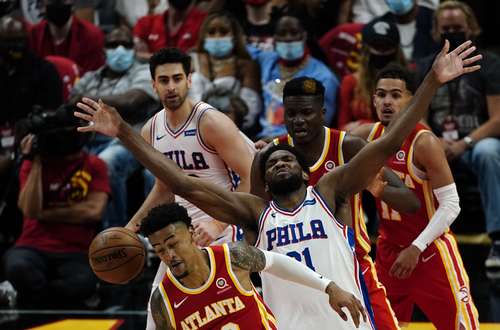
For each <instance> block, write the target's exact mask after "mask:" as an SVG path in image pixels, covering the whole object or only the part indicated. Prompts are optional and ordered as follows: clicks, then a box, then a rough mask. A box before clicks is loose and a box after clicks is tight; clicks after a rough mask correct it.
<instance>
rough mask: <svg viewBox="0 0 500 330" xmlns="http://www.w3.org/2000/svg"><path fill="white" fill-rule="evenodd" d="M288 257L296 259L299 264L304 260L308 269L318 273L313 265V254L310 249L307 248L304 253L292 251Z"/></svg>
mask: <svg viewBox="0 0 500 330" xmlns="http://www.w3.org/2000/svg"><path fill="white" fill-rule="evenodd" d="M286 255H287V256H289V257H292V258H295V259H296V260H297V261H299V262H302V260H304V262H305V264H306V266H307V267H309V268H310V269H312V270H314V271H316V269H315V268H314V266H313V263H312V259H311V252H309V248H308V247H307V248H305V249H304V250H302V253H299V252H297V251H290V252H288V253H287V254H286Z"/></svg>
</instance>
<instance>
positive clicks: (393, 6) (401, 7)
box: [385, 0, 415, 16]
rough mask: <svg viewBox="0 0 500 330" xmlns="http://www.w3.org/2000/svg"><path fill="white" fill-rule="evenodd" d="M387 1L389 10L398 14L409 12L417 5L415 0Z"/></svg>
mask: <svg viewBox="0 0 500 330" xmlns="http://www.w3.org/2000/svg"><path fill="white" fill-rule="evenodd" d="M385 3H387V6H388V7H389V10H390V11H391V12H392V13H394V14H395V15H398V16H401V15H405V14H408V13H409V12H410V10H412V9H413V7H414V5H415V3H414V2H413V0H385Z"/></svg>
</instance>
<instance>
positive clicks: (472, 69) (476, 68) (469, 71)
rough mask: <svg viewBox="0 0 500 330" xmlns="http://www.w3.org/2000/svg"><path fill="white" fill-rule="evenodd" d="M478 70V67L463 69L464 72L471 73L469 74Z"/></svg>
mask: <svg viewBox="0 0 500 330" xmlns="http://www.w3.org/2000/svg"><path fill="white" fill-rule="evenodd" d="M479 69H481V66H480V65H474V66H468V67H466V68H464V72H465V73H471V72H474V71H477V70H479Z"/></svg>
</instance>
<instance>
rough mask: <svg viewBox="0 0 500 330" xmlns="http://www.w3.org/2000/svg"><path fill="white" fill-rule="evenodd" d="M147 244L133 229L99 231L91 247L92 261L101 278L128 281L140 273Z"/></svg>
mask: <svg viewBox="0 0 500 330" xmlns="http://www.w3.org/2000/svg"><path fill="white" fill-rule="evenodd" d="M145 260H146V248H145V247H144V244H143V243H142V241H141V240H140V239H139V237H138V236H137V234H135V233H134V232H132V231H130V230H128V229H125V228H122V227H112V228H108V229H106V230H104V231H102V232H100V233H99V234H98V235H97V236H96V237H95V238H94V240H93V241H92V243H91V244H90V247H89V263H90V267H92V270H93V271H94V273H95V274H96V275H97V277H99V278H100V279H101V280H103V281H106V282H109V283H113V284H125V283H127V282H129V281H131V280H133V279H134V278H135V277H137V275H139V274H140V273H141V271H142V269H143V267H144V261H145Z"/></svg>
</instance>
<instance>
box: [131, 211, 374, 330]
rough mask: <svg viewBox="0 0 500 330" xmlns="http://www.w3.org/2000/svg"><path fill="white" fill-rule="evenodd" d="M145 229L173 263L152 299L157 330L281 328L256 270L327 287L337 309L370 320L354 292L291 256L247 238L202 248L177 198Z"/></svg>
mask: <svg viewBox="0 0 500 330" xmlns="http://www.w3.org/2000/svg"><path fill="white" fill-rule="evenodd" d="M141 231H142V233H143V234H144V235H145V236H147V237H149V240H150V242H151V243H152V245H153V247H154V249H155V251H156V253H157V255H158V256H159V257H160V258H161V259H162V261H163V262H164V263H165V264H167V265H168V270H167V273H166V274H165V276H164V277H163V280H162V282H161V284H160V286H159V287H158V288H157V289H156V290H155V291H154V293H153V296H152V299H151V308H152V312H153V317H154V320H155V323H156V328H157V329H222V330H234V329H242V330H243V329H249V330H256V329H276V320H275V319H274V316H273V315H272V313H271V312H270V310H269V308H268V307H267V306H266V305H265V304H264V302H263V301H262V298H261V297H260V296H259V294H258V293H257V292H256V291H255V289H254V287H253V286H252V282H251V280H250V273H251V272H267V273H270V274H273V275H274V276H277V277H279V278H282V279H283V280H286V281H292V282H295V283H298V284H302V285H305V286H307V287H309V288H311V289H312V290H316V291H318V293H325V292H326V293H327V294H328V299H329V302H330V306H331V307H332V308H333V309H334V310H335V311H337V313H339V314H342V315H343V316H344V317H345V314H344V312H343V311H342V307H346V308H347V309H348V310H349V312H350V313H351V315H352V318H353V319H354V320H355V324H358V323H359V316H360V315H362V317H363V318H365V319H366V315H365V313H364V309H363V305H362V304H361V302H360V301H359V300H357V299H356V298H354V296H353V295H352V294H350V293H347V292H345V291H344V290H342V289H340V288H339V287H338V286H337V285H336V284H335V283H334V282H332V281H330V280H328V279H326V278H323V277H322V276H320V275H318V274H316V273H314V272H313V271H312V270H310V269H309V268H307V267H306V266H304V265H302V264H301V263H299V262H297V261H295V260H293V259H291V258H288V257H285V256H283V255H280V254H277V253H273V252H268V251H264V250H260V249H257V248H255V247H252V246H249V245H247V244H245V243H242V242H239V243H230V244H229V245H227V244H223V245H218V246H214V245H212V246H211V247H207V248H204V249H200V248H198V246H197V245H196V244H195V243H194V240H193V228H192V226H191V218H190V217H189V216H188V214H187V211H186V209H185V208H184V207H182V206H180V205H179V204H177V203H171V204H165V205H161V206H158V207H155V208H154V209H152V210H151V211H150V212H149V214H148V215H147V216H146V218H145V219H144V220H143V222H142V225H141ZM323 296H325V297H326V295H324V294H323ZM291 312H293V311H291Z"/></svg>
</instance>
